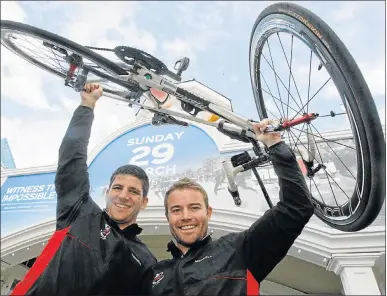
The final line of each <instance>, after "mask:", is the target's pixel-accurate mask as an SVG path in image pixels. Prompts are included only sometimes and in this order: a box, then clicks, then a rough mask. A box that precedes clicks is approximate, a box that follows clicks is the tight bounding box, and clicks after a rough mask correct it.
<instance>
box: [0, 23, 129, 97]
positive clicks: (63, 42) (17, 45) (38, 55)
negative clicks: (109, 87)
mask: <svg viewBox="0 0 387 296" xmlns="http://www.w3.org/2000/svg"><path fill="white" fill-rule="evenodd" d="M1 44H2V45H3V46H5V47H6V48H8V49H9V50H10V51H12V52H13V53H15V54H16V55H18V56H20V57H21V58H23V59H25V60H27V61H28V62H30V63H32V64H33V65H35V66H37V67H39V68H41V69H43V70H45V71H47V72H49V73H51V74H54V75H55V76H58V77H59V78H62V79H66V78H70V79H71V80H72V81H75V80H76V79H77V76H78V75H79V74H80V71H81V70H82V67H83V65H86V66H88V67H91V68H92V69H95V70H98V71H99V72H100V73H102V74H104V76H105V77H107V78H108V77H112V76H117V75H126V74H127V72H126V71H125V70H124V69H122V68H121V67H120V66H118V65H117V64H115V63H114V62H112V61H110V60H109V59H107V58H105V57H103V56H101V55H99V54H97V53H96V52H94V51H92V50H90V49H88V48H86V47H84V46H82V45H80V44H77V43H75V42H73V41H71V40H68V39H66V38H64V37H61V36H59V35H56V34H53V33H51V32H48V31H45V30H42V29H40V28H36V27H33V26H30V25H26V24H23V23H18V22H14V21H8V20H1ZM72 57H74V58H72ZM79 57H80V60H79V61H78V60H77V59H76V58H78V59H79ZM70 58H71V59H70ZM71 61H76V62H79V65H78V66H77V67H75V68H73V69H72V70H70V66H71V65H70V64H71ZM69 72H71V73H70V74H71V75H70V76H71V77H68V75H69ZM105 77H104V78H105ZM88 78H89V79H91V80H93V78H94V80H95V79H96V78H99V76H98V75H94V73H93V72H89V75H88ZM106 81H108V80H106ZM106 83H108V82H106ZM101 85H102V86H104V84H103V83H101ZM69 86H70V87H71V86H72V85H71V83H70V84H69ZM117 87H119V88H120V89H119V90H125V87H122V86H121V87H120V86H118V85H117V84H114V88H115V89H117ZM133 87H135V86H133Z"/></svg>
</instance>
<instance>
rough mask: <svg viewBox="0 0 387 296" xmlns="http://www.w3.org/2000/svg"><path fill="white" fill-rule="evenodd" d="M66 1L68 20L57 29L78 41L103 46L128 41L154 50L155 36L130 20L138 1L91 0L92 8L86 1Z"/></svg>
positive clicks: (136, 45)
mask: <svg viewBox="0 0 387 296" xmlns="http://www.w3.org/2000/svg"><path fill="white" fill-rule="evenodd" d="M67 5H68V6H67V7H71V8H70V9H68V10H66V17H65V18H66V19H67V22H68V24H67V25H66V26H64V27H63V31H62V32H61V33H62V34H63V35H64V36H65V37H66V38H69V39H71V40H73V41H75V42H78V43H80V44H82V45H90V46H97V47H98V46H99V47H107V48H114V47H115V46H118V45H129V46H133V47H139V48H141V49H142V50H144V51H147V52H149V53H154V52H155V50H156V46H157V42H156V39H155V37H154V36H153V35H152V34H151V33H150V32H148V31H146V30H144V29H141V28H139V27H138V26H137V25H136V24H135V22H134V20H133V19H134V16H135V15H136V14H137V13H141V11H140V10H141V5H140V4H139V3H138V2H124V1H119V2H113V1H109V2H94V3H93V5H92V9H90V2H68V4H67ZM107 16H109V17H107ZM109 34H110V35H112V36H108V35H109Z"/></svg>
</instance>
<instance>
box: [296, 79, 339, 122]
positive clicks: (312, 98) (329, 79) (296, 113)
mask: <svg viewBox="0 0 387 296" xmlns="http://www.w3.org/2000/svg"><path fill="white" fill-rule="evenodd" d="M331 79H332V78H331V77H329V78H328V80H327V81H325V83H324V84H323V86H321V87H320V88H319V90H318V91H317V92H316V93H315V94H314V95H313V96H312V97H311V98H310V99H309V100H308V101H307V102H306V104H305V105H304V106H302V108H301V109H303V108H305V106H306V105H308V104H309V103H310V101H312V100H313V99H314V97H315V96H316V95H317V94H318V93H319V92H320V91H321V90H322V89H323V87H324V86H325V85H326V84H327V83H328V82H329V80H331ZM301 109H300V111H301ZM300 111H298V112H297V113H296V115H294V117H293V118H292V120H293V119H294V118H296V117H297V115H298V114H300Z"/></svg>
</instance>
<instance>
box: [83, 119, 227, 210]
mask: <svg viewBox="0 0 387 296" xmlns="http://www.w3.org/2000/svg"><path fill="white" fill-rule="evenodd" d="M219 155H220V154H219V150H218V148H217V146H216V144H215V142H214V141H213V139H212V138H211V137H209V136H208V135H207V134H206V133H205V132H204V131H203V130H201V129H199V128H197V127H195V126H190V127H188V128H185V127H180V126H160V127H154V126H151V125H146V126H142V127H139V128H137V129H135V130H133V131H131V132H128V133H126V134H124V135H122V136H120V137H118V138H117V139H115V140H114V141H112V142H111V143H110V144H108V145H107V146H106V147H105V148H104V149H103V150H102V151H101V152H100V153H99V155H98V157H96V159H95V160H94V161H93V162H92V164H91V165H90V168H89V174H90V180H91V186H92V190H91V195H92V197H93V199H94V200H95V201H96V203H97V204H98V205H99V206H100V207H104V203H105V199H104V197H103V196H104V190H105V189H106V188H107V186H108V185H109V180H110V176H111V175H112V174H113V172H114V171H115V170H116V169H117V168H118V167H120V166H122V165H125V164H135V165H138V166H141V167H142V168H143V169H144V170H145V171H146V172H147V174H148V176H149V179H150V183H151V184H150V192H149V194H148V197H149V205H155V204H162V200H163V198H164V193H165V191H166V189H167V188H168V187H169V186H170V185H172V183H173V182H175V181H177V180H178V179H180V178H182V177H185V176H186V177H190V178H195V177H196V176H197V175H198V173H200V172H201V171H203V170H207V171H208V173H210V171H211V170H212V168H211V167H209V166H208V164H209V162H210V160H211V159H213V158H216V157H219Z"/></svg>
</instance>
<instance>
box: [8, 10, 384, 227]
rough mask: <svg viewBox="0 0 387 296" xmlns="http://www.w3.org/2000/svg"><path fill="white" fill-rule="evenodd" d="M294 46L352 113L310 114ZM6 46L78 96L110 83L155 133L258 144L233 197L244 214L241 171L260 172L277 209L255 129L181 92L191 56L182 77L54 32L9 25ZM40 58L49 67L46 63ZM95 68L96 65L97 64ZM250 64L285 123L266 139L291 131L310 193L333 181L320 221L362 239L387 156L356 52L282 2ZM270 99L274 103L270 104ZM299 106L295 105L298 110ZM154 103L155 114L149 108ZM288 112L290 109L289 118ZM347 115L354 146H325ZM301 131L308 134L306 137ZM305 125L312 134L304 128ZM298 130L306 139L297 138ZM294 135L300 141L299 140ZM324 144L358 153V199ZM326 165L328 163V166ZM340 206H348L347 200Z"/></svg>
mask: <svg viewBox="0 0 387 296" xmlns="http://www.w3.org/2000/svg"><path fill="white" fill-rule="evenodd" d="M280 34H281V36H287V35H286V34H288V35H291V46H292V48H291V54H290V57H289V59H288V56H287V55H286V53H285V51H284V47H283V44H282V41H281V39H280ZM275 36H277V37H278V39H279V41H280V43H281V47H282V50H283V53H284V56H285V59H286V64H285V65H287V66H288V68H289V77H288V88H287V87H286V85H285V83H284V82H283V81H282V80H281V79H280V77H279V76H278V75H277V73H276V71H275V69H274V61H273V60H272V51H271V47H270V43H269V38H271V37H275ZM27 37H28V38H37V39H39V42H38V44H39V45H42V48H43V49H44V50H46V51H47V52H48V53H50V54H51V53H52V54H54V56H55V59H56V60H53V61H52V63H51V62H49V63H50V64H45V62H46V61H48V60H45V58H44V57H42V56H33V55H32V54H33V53H36V52H34V51H25V50H23V48H22V47H20V46H19V45H17V43H18V42H19V41H23V39H24V40H26V38H27ZM294 40H296V41H301V42H302V44H303V45H306V46H307V48H308V50H310V70H311V66H312V55H313V54H314V55H316V56H317V61H318V62H319V65H318V71H320V70H321V69H324V71H326V72H327V73H328V75H329V76H330V78H329V80H332V81H333V82H334V84H335V86H336V88H337V90H338V92H339V94H340V97H341V99H342V108H343V111H344V112H341V113H340V112H334V111H333V110H332V111H330V112H328V113H327V114H318V113H313V112H309V110H310V109H309V105H310V103H311V101H312V100H313V99H314V97H315V96H316V95H317V93H318V92H319V91H320V90H319V91H318V92H317V93H316V94H315V95H313V96H310V80H311V79H310V78H311V77H310V75H311V74H310V72H309V85H308V96H307V103H306V104H303V103H302V99H301V96H300V94H299V90H298V88H297V85H296V83H295V79H294V75H295V73H293V72H292V58H293V42H294ZM27 41H28V40H27ZM28 42H29V41H28ZM1 43H2V45H3V46H5V47H6V48H8V49H9V50H11V51H12V52H14V53H15V54H17V55H19V56H20V57H22V58H24V59H26V60H27V61H29V62H30V63H32V64H34V65H36V66H38V67H40V68H42V69H44V70H46V71H48V72H50V73H52V74H54V75H56V76H58V77H60V78H61V79H63V80H64V82H65V85H66V86H68V87H72V88H73V89H74V90H76V91H78V92H79V91H81V90H82V89H83V86H84V85H85V83H86V82H99V83H102V84H103V83H105V84H109V83H111V84H112V85H113V88H112V87H104V94H105V96H107V97H110V98H112V99H116V100H120V101H124V102H126V103H128V105H129V106H130V107H133V106H138V107H140V109H145V110H148V111H150V112H153V113H154V116H153V118H152V124H153V125H155V126H158V125H162V124H177V125H182V126H188V125H189V124H188V123H187V122H185V121H183V120H184V119H186V120H189V121H193V122H198V123H202V124H206V125H210V126H213V127H215V128H217V129H218V130H219V131H220V132H221V133H223V134H225V135H226V136H228V137H230V138H232V139H236V140H239V141H242V142H245V143H251V145H252V147H253V151H254V153H255V156H253V157H251V155H250V154H249V153H248V152H247V151H245V152H244V153H241V154H238V155H235V156H233V157H232V158H231V160H230V161H225V162H223V168H224V171H225V173H226V177H227V178H226V179H227V180H228V184H229V192H230V193H231V195H232V197H233V199H234V202H235V204H236V205H237V206H240V204H241V202H242V200H241V199H240V197H239V193H238V188H237V186H236V183H235V180H234V177H235V176H236V174H238V173H239V172H242V171H246V170H252V171H253V173H254V175H255V177H256V178H257V181H258V183H259V185H260V187H261V189H262V192H263V194H264V197H265V199H266V201H267V203H268V205H269V207H272V206H273V205H272V202H271V199H270V197H269V195H268V193H267V191H266V188H265V186H264V184H263V182H262V179H261V177H260V175H259V174H258V171H257V168H259V167H261V166H265V165H270V156H269V155H268V154H267V150H266V149H265V148H264V147H261V145H260V144H259V143H258V142H257V141H256V139H255V135H254V133H253V128H252V124H253V122H254V120H251V119H247V118H245V117H243V116H241V115H239V114H236V113H235V112H232V111H231V110H230V109H229V108H227V106H224V105H221V104H220V103H219V102H214V101H211V100H209V99H208V98H203V97H201V96H200V95H198V94H195V93H193V92H191V91H188V90H186V89H184V88H182V87H179V84H178V83H179V82H180V81H181V79H182V76H181V75H182V73H183V72H184V71H185V70H187V68H188V66H189V58H186V57H185V58H183V59H181V60H179V61H177V62H176V64H175V67H174V70H175V71H176V72H173V71H171V70H169V69H168V67H167V66H166V65H165V64H164V63H163V62H162V61H160V60H159V59H157V58H156V57H154V56H152V55H150V54H148V53H146V52H144V51H141V50H139V49H135V48H132V47H129V46H117V47H116V48H114V49H107V48H97V47H90V46H82V45H79V44H77V43H75V42H72V41H70V40H68V39H65V38H63V37H61V36H58V35H56V34H53V33H50V32H48V31H45V30H42V29H39V28H36V27H33V26H29V25H26V24H22V23H17V22H13V21H6V20H2V21H1ZM29 44H32V45H33V42H29ZM265 46H267V47H268V48H269V53H270V58H271V63H270V62H269V61H268V59H267V58H266V56H265V54H264V47H265ZM97 50H105V51H110V52H113V53H114V54H115V55H116V56H117V57H118V58H119V59H120V62H113V61H111V60H109V59H107V58H105V57H103V56H101V55H99V54H98V53H96V52H95V51H97ZM40 58H43V59H42V60H40ZM58 58H60V59H61V60H63V61H64V62H65V67H62V65H61V64H60V63H59V59H58ZM289 60H290V61H289ZM87 61H91V62H92V63H94V65H92V64H90V63H88V62H87ZM264 61H266V62H267V64H268V65H269V66H270V68H271V69H272V70H273V72H274V79H275V82H276V86H277V88H278V93H279V97H280V98H277V97H276V96H274V95H273V94H272V92H271V91H270V88H269V87H268V84H267V81H266V80H265V79H264V76H263V74H262V71H263V68H264V65H266V64H264V63H263V62H264ZM249 64H250V76H251V82H252V88H253V94H254V99H255V103H256V105H257V109H258V114H259V117H260V119H263V118H267V117H268V114H269V113H271V114H272V115H273V116H274V117H275V118H277V119H278V122H279V123H278V124H277V125H273V126H271V127H270V128H269V129H268V130H267V132H272V131H282V132H283V133H287V135H288V138H287V141H289V143H290V142H291V141H292V140H293V144H294V147H293V145H291V143H290V145H291V147H292V149H293V151H295V152H297V150H298V152H299V154H300V155H301V156H302V162H303V164H304V170H305V175H306V176H305V178H307V180H309V184H310V189H311V192H312V185H311V183H312V181H313V183H314V185H315V187H316V188H317V185H316V181H315V178H316V179H323V178H321V177H326V179H325V182H326V184H327V186H326V187H327V188H331V190H332V194H333V197H334V200H335V202H336V205H328V204H326V202H325V201H324V199H323V194H321V192H320V191H319V189H318V188H317V192H318V195H320V197H321V199H322V201H319V200H318V199H317V198H316V196H314V195H312V202H313V204H314V206H315V214H316V216H317V217H318V218H319V219H321V220H322V221H323V222H324V223H326V224H327V225H329V226H331V227H333V228H335V229H338V230H341V231H348V232H352V231H359V230H362V229H364V228H366V227H368V226H369V225H370V224H371V223H372V222H373V221H374V220H375V218H376V217H377V215H378V214H379V212H380V210H381V207H382V205H383V202H384V200H385V167H384V166H383V163H385V150H386V149H385V141H384V134H383V130H382V126H381V123H380V119H379V117H378V113H377V110H376V107H375V103H374V101H373V98H372V96H371V93H370V91H369V89H368V86H367V84H366V82H365V80H364V78H363V76H362V74H361V72H360V70H359V68H358V66H357V65H356V62H355V61H354V59H353V58H352V56H351V55H350V53H349V51H348V49H347V48H346V47H345V45H344V44H343V43H342V42H341V40H340V39H339V37H338V36H337V35H336V34H335V33H334V32H333V30H332V29H331V28H330V27H329V26H328V25H327V24H326V23H325V22H324V21H323V20H321V19H320V18H319V17H318V16H317V15H315V14H314V13H312V12H311V11H309V10H307V9H305V8H303V7H301V6H299V5H296V4H291V3H276V4H273V5H270V6H268V7H267V8H266V9H264V10H263V11H262V12H261V13H260V15H259V16H258V18H257V20H256V22H255V24H254V26H253V30H252V34H251V39H250V53H249ZM57 65H59V68H56V66H57ZM93 77H94V79H93ZM291 78H292V79H291ZM291 80H293V82H294V85H295V88H296V89H297V93H298V96H299V99H300V103H301V104H300V105H298V101H297V100H296V99H295V98H294V96H293V95H292V94H291V91H290V89H291V85H290V82H291ZM329 80H328V81H329ZM263 84H266V86H267V87H268V89H269V90H268V91H267V90H266V89H265V88H264V87H263ZM280 84H282V86H283V87H284V88H285V89H286V90H287V91H288V97H287V103H285V102H283V101H282V99H281V95H280V90H279V85H280ZM325 84H326V83H325ZM325 84H324V86H325ZM157 91H159V92H160V91H161V93H162V94H165V96H164V97H163V98H160V97H158V98H157V96H155V92H157ZM267 94H268V95H269V97H267V96H266V97H265V95H267ZM172 96H173V97H174V98H176V99H177V100H178V101H179V102H180V104H181V111H182V112H178V111H173V110H170V109H168V108H166V107H165V106H166V105H165V104H166V102H168V99H171V98H173V97H172ZM290 99H292V100H293V102H290ZM277 101H281V105H280V106H281V107H282V110H281V108H279V107H278V105H277ZM146 102H148V104H146ZM149 102H151V103H152V104H153V105H152V106H151V105H149ZM273 102H274V103H275V105H276V106H277V109H278V113H279V115H274V114H273V112H272V111H270V109H269V106H273ZM291 103H293V104H294V103H295V104H296V105H297V106H298V109H299V110H296V109H295V108H292V107H291V105H290V104H291ZM284 106H285V107H287V112H286V114H285V109H284ZM319 108H320V107H319ZM291 109H292V110H291ZM281 111H282V113H281ZM289 111H290V112H293V111H294V113H293V115H292V116H289ZM183 112H184V113H183ZM203 112H207V113H206V114H210V115H211V116H210V118H209V119H207V120H204V119H201V118H199V117H198V114H201V113H202V114H203ZM339 115H341V116H342V115H348V120H349V125H350V128H351V131H352V136H351V138H353V142H354V147H352V146H348V145H344V144H342V143H340V141H342V140H343V139H339V140H337V139H336V140H329V139H328V138H325V137H323V135H322V134H321V133H319V131H318V130H317V129H316V126H315V125H314V123H316V122H318V120H320V119H322V118H325V119H326V118H335V117H336V118H337V117H338V116H339ZM175 117H177V118H179V119H177V118H175ZM289 118H290V119H289ZM301 124H302V125H303V126H302V128H301V129H299V126H300V125H301ZM316 124H317V123H316ZM305 126H306V129H304V127H305ZM313 130H315V132H313ZM295 131H297V132H299V135H298V137H297V136H296V134H295ZM301 134H306V140H307V146H308V148H307V147H306V146H305V145H304V144H303V143H302V141H301ZM293 135H294V137H297V139H296V140H295V141H294V137H293ZM322 141H324V145H326V146H329V147H330V148H331V150H332V151H333V153H332V152H329V153H331V154H336V155H337V152H335V150H334V149H333V148H332V147H331V145H332V146H333V145H337V146H339V147H342V146H343V147H347V148H348V149H350V150H351V151H352V150H354V151H356V152H353V153H355V159H356V171H357V172H356V173H352V172H351V170H350V169H349V168H348V167H347V166H346V165H345V164H343V165H344V167H345V168H347V169H348V171H349V172H345V174H344V173H343V174H344V175H345V177H346V178H349V179H351V175H352V179H353V180H352V179H351V182H354V183H355V184H354V186H353V187H352V190H353V191H352V194H350V196H348V195H347V194H346V193H345V192H344V190H343V189H342V188H341V187H340V184H338V182H337V181H336V180H335V178H334V177H333V176H332V175H331V174H332V172H330V171H329V170H328V169H327V163H324V161H323V158H322V155H321V152H320V149H319V146H318V144H321V143H322ZM298 143H300V144H301V145H302V146H304V148H305V149H306V154H305V149H304V153H302V151H301V150H300V147H299V145H298ZM340 145H342V146H340ZM301 148H302V147H301ZM320 148H321V146H320ZM336 150H337V149H336ZM317 154H318V155H317ZM317 156H319V157H320V160H319V159H318V157H317ZM324 157H325V156H324ZM337 157H338V156H337ZM352 160H353V159H352ZM340 161H341V159H340ZM341 162H342V161H341ZM353 168H354V166H352V167H351V169H353ZM333 187H335V188H336V187H337V189H338V190H339V189H340V190H341V191H342V192H343V193H344V195H345V197H346V198H347V200H346V201H345V202H344V203H343V204H342V205H341V206H339V204H338V201H337V197H336V195H335V192H334V190H333ZM340 190H339V191H340ZM340 197H341V198H344V196H342V195H341V196H340Z"/></svg>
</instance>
